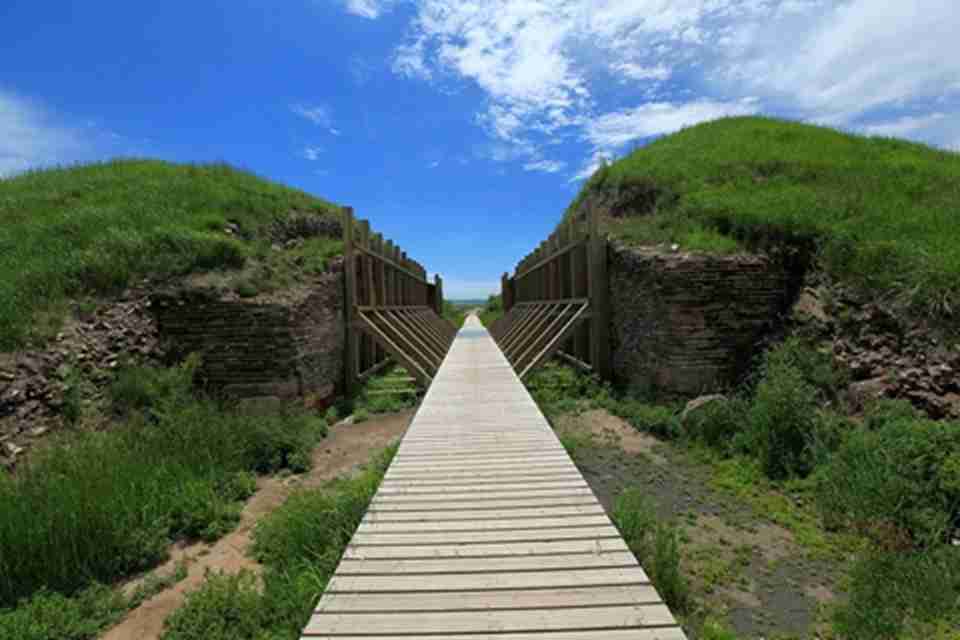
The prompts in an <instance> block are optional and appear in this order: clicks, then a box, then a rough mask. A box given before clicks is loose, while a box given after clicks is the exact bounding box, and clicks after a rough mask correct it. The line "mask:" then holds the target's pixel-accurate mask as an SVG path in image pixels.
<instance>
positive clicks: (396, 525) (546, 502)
mask: <svg viewBox="0 0 960 640" xmlns="http://www.w3.org/2000/svg"><path fill="white" fill-rule="evenodd" d="M303 637H304V638H337V639H339V640H361V639H365V640H387V639H392V640H401V639H403V640H417V639H422V640H427V639H430V640H531V639H533V638H549V639H552V640H626V639H628V638H629V639H631V640H683V639H684V638H685V636H684V633H683V631H682V630H681V629H680V627H679V626H677V624H676V621H675V620H674V618H673V616H672V615H671V613H670V611H669V609H668V608H667V607H666V605H664V604H663V602H662V601H661V599H660V596H659V595H658V594H657V592H656V590H655V589H654V588H653V587H652V586H651V584H650V581H649V579H648V578H647V576H646V574H645V573H644V572H643V570H642V569H641V568H640V566H639V565H638V564H637V562H636V560H635V559H634V557H633V554H631V553H630V551H629V550H628V549H627V546H626V544H624V542H623V539H622V538H621V537H620V535H619V533H618V532H617V530H616V528H614V526H613V525H612V524H611V522H610V520H609V518H607V516H606V514H605V513H604V511H603V508H602V507H601V506H600V504H599V503H598V502H597V500H596V498H595V497H594V495H593V493H592V491H591V490H590V488H589V487H588V486H587V484H586V482H584V480H583V477H582V476H581V475H580V473H579V471H578V470H577V468H576V467H575V466H574V465H573V463H572V462H571V460H570V458H569V456H567V453H566V451H564V449H563V447H562V446H561V445H560V442H559V441H558V440H557V438H556V436H555V435H554V433H553V431H552V430H551V429H550V426H549V425H548V423H547V421H546V419H545V418H544V417H543V414H541V413H540V410H539V409H538V408H537V406H536V404H535V403H534V402H533V399H532V398H531V397H530V395H529V394H528V393H527V390H526V389H525V388H524V386H523V385H522V384H521V382H520V381H519V379H518V378H517V376H516V374H515V373H514V371H513V369H512V368H511V367H510V365H509V364H508V363H507V361H506V359H505V358H504V357H503V354H502V353H501V352H500V350H499V349H498V348H497V346H496V344H495V343H494V342H493V340H492V339H491V338H490V336H489V334H488V333H487V331H486V329H484V328H483V326H482V325H481V324H480V322H479V321H478V320H477V319H476V317H474V316H471V317H470V318H468V319H467V322H466V325H465V326H464V328H463V329H462V330H461V331H460V333H459V334H458V335H457V338H456V340H455V341H454V343H453V346H452V347H451V349H450V352H449V353H448V354H447V356H446V358H445V360H444V361H443V364H442V366H441V367H440V370H439V371H438V373H437V376H436V378H435V379H434V381H433V384H432V385H431V386H430V389H429V390H428V391H427V394H426V397H425V398H424V401H423V404H422V405H421V407H420V409H419V411H418V412H417V415H416V417H415V418H414V420H413V422H412V424H411V425H410V428H409V429H408V431H407V433H406V436H405V437H404V439H403V441H402V443H401V445H400V449H399V451H398V453H397V456H396V458H395V459H394V461H393V464H392V465H391V466H390V469H389V470H388V471H387V474H386V476H385V478H384V481H383V483H382V485H381V486H380V489H379V491H378V492H377V495H376V496H375V498H374V500H373V502H372V504H371V506H370V510H369V511H368V513H367V514H366V517H365V518H364V520H363V522H362V523H361V524H360V527H359V528H358V529H357V531H356V533H355V534H354V536H353V539H352V541H351V544H350V546H349V547H348V548H347V550H346V553H345V554H344V557H343V559H342V561H341V562H340V565H339V566H338V567H337V571H336V573H335V575H334V577H333V579H332V580H331V581H330V584H329V585H328V587H327V591H326V592H325V593H324V595H323V598H322V599H321V600H320V603H319V604H318V605H317V610H316V612H315V613H314V615H313V616H312V617H311V619H310V622H309V623H308V624H307V627H306V628H305V629H304V632H303Z"/></svg>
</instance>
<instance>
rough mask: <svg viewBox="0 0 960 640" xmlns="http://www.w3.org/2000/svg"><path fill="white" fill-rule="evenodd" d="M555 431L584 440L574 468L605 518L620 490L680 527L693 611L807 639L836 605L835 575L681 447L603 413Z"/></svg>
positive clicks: (756, 633)
mask: <svg viewBox="0 0 960 640" xmlns="http://www.w3.org/2000/svg"><path fill="white" fill-rule="evenodd" d="M556 429H557V432H558V433H559V434H561V435H563V434H567V433H569V434H577V435H580V436H583V435H584V434H591V435H592V438H590V440H587V442H589V444H583V442H584V440H583V438H579V439H578V442H580V444H579V446H577V448H576V450H575V455H574V458H575V462H576V464H577V466H578V467H579V468H580V471H581V472H582V473H583V475H584V478H585V479H586V481H587V483H588V484H589V485H590V487H591V488H592V489H593V492H594V493H595V494H596V496H597V498H598V499H599V500H600V502H601V503H602V504H603V506H604V508H605V509H606V510H607V512H608V513H612V510H613V503H614V501H615V500H616V497H617V496H618V495H619V494H620V492H621V491H623V490H624V489H626V488H628V487H639V488H642V489H643V490H644V491H645V493H646V494H647V495H648V496H649V497H650V499H651V501H652V503H653V505H654V508H655V509H656V512H657V515H658V516H659V517H660V518H661V519H663V521H664V522H668V523H672V524H675V525H677V526H679V527H680V529H681V540H682V541H683V547H682V560H681V567H682V570H683V572H684V573H685V574H686V575H687V576H688V578H689V579H690V582H691V588H692V594H693V597H694V600H695V602H696V603H697V605H698V608H699V612H698V613H696V614H694V615H700V616H703V615H706V614H710V615H713V616H716V617H720V618H722V619H725V621H726V623H727V624H728V625H729V626H730V627H731V628H732V630H733V631H735V632H736V634H737V637H738V638H770V637H790V638H793V637H798V638H808V637H814V634H815V632H816V630H817V629H818V628H819V626H820V625H819V624H818V616H817V613H818V608H819V606H820V605H821V604H824V603H828V602H830V601H832V600H833V599H834V597H835V596H834V594H835V593H836V590H837V585H836V583H837V568H836V567H835V566H833V565H832V564H831V563H828V562H826V561H824V560H822V559H817V558H814V557H812V556H811V554H810V552H809V551H808V550H807V549H805V548H804V547H803V546H801V545H800V544H799V543H798V542H796V540H795V539H794V536H793V534H792V533H791V532H790V531H789V530H787V529H785V528H784V527H782V526H779V525H777V524H775V523H774V522H771V521H770V520H769V519H767V518H765V517H764V514H761V513H757V512H756V510H755V509H754V508H752V507H751V506H750V505H749V504H745V503H741V502H739V501H738V500H737V499H736V498H735V497H733V496H731V495H728V494H725V493H722V492H720V491H718V490H716V489H714V488H713V486H711V484H710V469H709V467H707V466H706V465H704V464H702V463H699V462H697V461H695V460H693V459H692V458H691V457H690V456H689V454H687V453H686V452H684V451H683V450H682V449H680V448H678V447H676V446H674V445H671V444H670V443H667V442H663V441H661V440H659V439H657V438H656V437H654V436H651V435H649V434H646V433H640V432H637V431H636V430H635V429H634V428H633V427H631V426H630V425H629V424H628V423H626V422H624V421H623V420H621V419H620V418H617V417H616V416H613V415H611V414H609V413H607V412H606V411H603V410H593V411H587V412H585V413H583V414H581V415H579V416H575V415H568V416H563V417H561V418H560V419H559V420H557V424H556Z"/></svg>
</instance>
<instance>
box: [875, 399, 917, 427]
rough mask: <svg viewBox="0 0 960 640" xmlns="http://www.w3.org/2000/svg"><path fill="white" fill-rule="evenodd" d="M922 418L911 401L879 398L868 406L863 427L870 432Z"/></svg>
mask: <svg viewBox="0 0 960 640" xmlns="http://www.w3.org/2000/svg"><path fill="white" fill-rule="evenodd" d="M920 417H922V416H921V414H920V412H919V411H917V409H916V408H915V407H914V406H913V405H912V404H911V403H910V401H909V400H903V399H900V398H898V399H891V398H879V399H877V400H874V401H873V402H872V403H869V404H868V405H867V406H866V410H865V411H864V416H863V427H864V428H865V429H868V430H870V431H877V430H878V429H880V428H882V427H884V426H886V425H888V424H890V423H892V422H899V421H901V420H913V419H917V418H920Z"/></svg>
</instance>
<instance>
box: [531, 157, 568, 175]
mask: <svg viewBox="0 0 960 640" xmlns="http://www.w3.org/2000/svg"><path fill="white" fill-rule="evenodd" d="M566 166H567V163H566V162H563V161H561V160H531V161H530V162H527V163H525V164H524V165H523V168H524V170H526V171H540V172H542V173H557V172H559V171H563V170H564V169H565V168H566Z"/></svg>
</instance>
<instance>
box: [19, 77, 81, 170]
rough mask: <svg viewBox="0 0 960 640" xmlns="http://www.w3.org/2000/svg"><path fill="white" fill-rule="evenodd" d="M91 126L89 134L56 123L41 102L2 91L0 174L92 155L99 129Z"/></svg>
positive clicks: (66, 161) (71, 160)
mask: <svg viewBox="0 0 960 640" xmlns="http://www.w3.org/2000/svg"><path fill="white" fill-rule="evenodd" d="M89 128H90V129H91V131H90V133H89V134H88V133H87V132H84V131H82V130H80V129H72V128H69V127H65V126H62V125H60V124H57V123H56V122H54V120H53V117H52V115H51V114H49V113H48V112H47V111H46V110H45V109H44V108H43V107H41V106H39V105H38V104H36V103H34V102H31V101H29V100H26V99H24V98H21V97H18V96H15V95H12V94H9V93H5V92H0V177H3V176H9V175H12V174H15V173H19V172H21V171H24V170H26V169H32V168H36V167H42V166H47V165H52V164H63V163H68V162H75V161H78V160H84V159H88V158H90V157H91V156H92V155H93V154H94V152H95V145H94V143H93V140H92V139H91V137H90V136H91V135H96V131H94V130H93V127H89Z"/></svg>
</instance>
